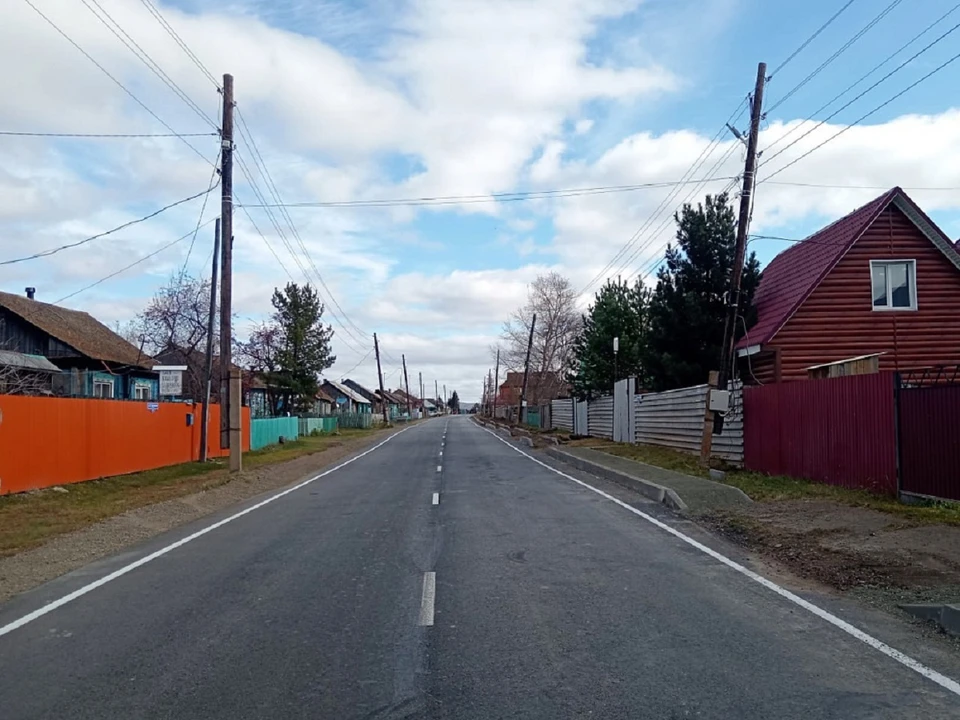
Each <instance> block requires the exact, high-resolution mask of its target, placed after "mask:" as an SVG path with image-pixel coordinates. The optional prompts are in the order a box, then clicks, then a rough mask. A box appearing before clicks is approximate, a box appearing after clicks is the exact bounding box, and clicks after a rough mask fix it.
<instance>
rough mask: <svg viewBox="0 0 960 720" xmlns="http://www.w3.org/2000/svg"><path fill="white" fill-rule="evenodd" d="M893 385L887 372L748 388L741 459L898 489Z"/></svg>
mask: <svg viewBox="0 0 960 720" xmlns="http://www.w3.org/2000/svg"><path fill="white" fill-rule="evenodd" d="M894 389H895V378H894V374H893V373H888V372H884V373H878V374H875V375H855V376H851V377H840V378H831V379H828V380H806V381H803V382H791V383H779V384H775V385H764V386H762V387H748V388H745V389H744V392H743V405H744V465H745V467H746V468H747V469H748V470H755V471H758V472H765V473H768V474H770V475H789V476H791V477H797V478H806V479H808V480H816V481H818V482H824V483H829V484H831V485H842V486H844V487H849V488H860V489H864V490H872V491H874V492H882V493H889V494H895V493H896V492H897V451H896V447H897V437H896V421H895V418H896V414H895V411H896V408H895V393H894Z"/></svg>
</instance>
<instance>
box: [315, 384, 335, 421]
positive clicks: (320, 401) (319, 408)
mask: <svg viewBox="0 0 960 720" xmlns="http://www.w3.org/2000/svg"><path fill="white" fill-rule="evenodd" d="M316 399H317V401H316V403H314V405H313V412H314V414H315V415H317V416H318V417H329V416H330V415H333V409H334V407H335V406H336V404H337V401H336V400H335V399H334V398H332V397H331V396H330V395H329V394H328V393H326V392H324V391H323V388H317V395H316Z"/></svg>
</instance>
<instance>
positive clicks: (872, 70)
mask: <svg viewBox="0 0 960 720" xmlns="http://www.w3.org/2000/svg"><path fill="white" fill-rule="evenodd" d="M958 9H960V3H957V4H956V5H954V6H953V7H952V8H951V9H949V10H947V12H945V13H944V14H943V15H941V16H940V17H939V18H937V19H936V20H934V21H933V22H932V23H930V24H929V25H927V26H926V27H925V28H924V29H923V30H921V31H920V32H919V33H917V34H916V35H914V36H913V37H912V38H910V39H909V40H908V41H907V42H905V43H904V44H903V45H901V46H900V47H899V48H897V49H896V50H895V51H893V52H892V53H890V54H889V55H887V57H885V58H884V59H883V60H881V61H880V62H879V63H877V64H876V65H874V66H873V67H872V68H870V70H868V71H867V72H866V73H864V74H863V75H861V76H860V77H859V78H858V79H857V80H855V81H854V82H852V83H851V84H850V85H848V86H847V87H845V88H844V89H843V90H841V91H840V92H839V93H837V94H836V95H834V96H833V97H832V98H830V100H828V101H827V102H825V103H824V104H823V105H821V106H820V107H819V108H817V109H816V110H815V111H813V113H811V114H810V116H809V117H807V118H806V119H805V120H803V121H802V122H800V123H798V124H797V125H795V126H793V127H792V128H791V129H789V130H788V131H787V132H785V133H784V134H783V135H781V136H780V137H778V138H777V139H776V140H774V141H773V142H772V143H770V144H769V145H768V146H767V147H766V148H764V152H769V151H770V150H772V149H773V148H774V147H776V146H777V145H778V144H780V143H781V142H783V141H784V140H786V139H787V138H788V137H790V136H791V135H793V133H795V132H796V131H797V130H799V129H800V128H801V127H803V126H804V125H805V124H806V123H808V122H812V121H813V119H814V117H815V116H817V115H818V114H819V113H821V112H823V111H824V110H826V109H827V108H828V107H830V106H831V105H833V104H834V103H835V102H836V101H837V100H839V99H840V98H841V97H843V96H844V95H846V94H847V93H848V92H850V91H851V90H853V88H855V87H856V86H857V85H859V84H860V83H862V82H863V81H864V80H866V79H867V78H868V77H870V76H871V75H873V73H875V72H876V71H877V70H879V69H880V68H882V67H883V66H884V65H886V64H887V63H888V62H890V61H891V60H893V59H894V58H895V57H896V56H897V55H899V54H900V53H902V52H903V51H904V50H906V49H907V48H908V47H910V46H911V45H913V43H915V42H916V41H917V40H919V39H920V38H921V37H923V36H924V35H926V34H927V33H928V32H930V30H932V29H933V28H934V27H935V26H937V25H939V24H940V23H941V22H943V21H944V20H945V19H946V18H947V17H948V16H949V15H951V14H952V13H954V12H956V11H957V10H958ZM955 29H956V28H953V29H952V30H950V31H948V32H947V33H946V34H945V35H944V36H941V37H940V38H938V39H937V40H935V41H934V42H932V43H931V44H930V45H928V46H927V47H925V48H923V49H922V50H921V51H920V52H918V53H917V55H914V56H913V57H911V58H910V59H909V60H907V61H906V62H904V63H902V64H901V65H899V66H898V67H896V68H894V70H892V71H891V72H890V73H888V74H887V75H886V76H884V77H883V78H881V79H880V80H879V81H877V82H876V83H874V84H873V85H872V86H870V87H869V88H867V89H866V90H865V91H864V92H862V93H860V95H858V96H857V97H855V98H854V99H853V100H851V101H850V102H849V103H847V104H846V105H844V106H843V107H841V108H840V109H839V110H837V111H836V112H835V113H833V114H832V115H830V116H829V117H827V118H826V119H824V120H823V121H821V122H819V123H818V124H817V125H816V127H814V128H813V130H816V128H817V127H819V126H820V125H822V124H823V123H825V122H826V121H827V120H829V119H830V118H832V117H834V115H836V114H837V113H839V112H840V111H842V110H844V109H845V108H846V107H848V106H849V105H850V104H852V103H853V102H855V101H856V100H858V99H859V98H861V97H863V95H865V94H866V93H867V92H869V91H870V90H872V89H873V88H875V87H876V86H877V85H879V84H880V83H882V82H883V81H884V80H886V79H887V78H889V77H890V76H891V75H893V74H894V73H896V72H898V71H899V70H900V69H901V68H903V67H904V66H906V65H907V64H909V63H910V62H911V61H912V60H914V59H915V58H916V57H918V56H919V55H922V54H923V53H924V52H926V51H927V50H929V49H930V47H932V46H933V45H936V44H937V43H938V42H939V41H940V40H942V39H943V37H945V36H946V35H948V34H949V33H951V32H953V30H955ZM804 137H805V136H804ZM799 139H801V140H802V139H803V138H799ZM791 144H794V143H791ZM784 149H786V148H784ZM781 152H782V151H781ZM779 154H780V153H777V155H779ZM774 157H776V155H774V156H772V157H770V158H768V159H767V160H766V161H764V163H761V165H763V164H765V163H766V162H769V161H770V160H772V159H773V158H774Z"/></svg>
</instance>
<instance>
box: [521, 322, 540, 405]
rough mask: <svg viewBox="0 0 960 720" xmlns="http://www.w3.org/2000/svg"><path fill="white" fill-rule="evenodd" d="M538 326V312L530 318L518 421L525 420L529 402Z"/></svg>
mask: <svg viewBox="0 0 960 720" xmlns="http://www.w3.org/2000/svg"><path fill="white" fill-rule="evenodd" d="M536 326H537V314H536V313H534V314H533V318H531V320H530V339H529V340H527V359H526V360H524V362H523V386H522V387H521V388H520V409H519V411H518V413H517V422H518V423H522V422H523V406H524V404H525V403H526V402H527V376H528V375H529V374H530V349H531V348H532V347H533V329H534V328H535V327H536Z"/></svg>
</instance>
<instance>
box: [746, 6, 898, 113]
mask: <svg viewBox="0 0 960 720" xmlns="http://www.w3.org/2000/svg"><path fill="white" fill-rule="evenodd" d="M901 2H903V0H893V2H891V3H890V4H889V5H887V7H885V8H884V9H883V10H881V11H880V12H879V14H877V15H876V16H874V18H873V19H872V20H871V21H870V22H868V23H867V24H866V25H865V26H864V27H862V28H861V29H860V31H859V32H858V33H857V34H856V35H854V36H853V37H852V38H850V39H849V40H847V42H846V43H844V44H843V45H842V46H841V47H840V49H839V50H837V51H836V52H834V53H833V55H831V56H830V57H828V58H827V59H826V60H824V61H823V62H822V63H820V65H819V66H818V67H817V68H816V69H815V70H814V71H813V72H811V73H810V74H809V75H807V76H806V77H805V78H804V79H803V80H801V81H800V82H798V83H797V84H796V85H794V86H793V87H792V88H791V89H790V90H789V91H788V92H787V93H786V95H784V96H783V97H781V98H780V99H779V100H777V101H776V102H775V103H774V104H773V105H771V106H770V107H769V108H767V111H766V113H764V115H766V114H767V113H771V112H773V111H774V110H776V109H777V108H778V107H780V106H781V105H782V104H783V103H785V102H786V101H787V100H789V99H790V98H791V97H793V96H794V94H795V93H796V92H797V91H799V90H800V89H801V88H802V87H803V86H804V85H806V84H807V83H808V82H810V81H811V80H813V79H814V78H815V77H816V76H817V75H819V74H820V73H821V72H823V69H824V68H825V67H827V66H828V65H829V64H830V63H832V62H833V61H834V60H836V59H837V58H838V57H840V56H841V55H842V54H843V53H845V52H846V51H847V50H849V49H850V47H851V46H852V45H853V44H854V43H855V42H857V40H859V39H860V38H862V37H863V36H864V35H866V34H867V33H868V32H870V30H871V29H873V27H874V26H875V25H876V24H877V23H879V22H880V21H881V20H883V18H885V17H886V16H887V15H889V14H890V13H891V12H892V11H893V9H894V8H896V7H897V5H899V4H900V3H901Z"/></svg>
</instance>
